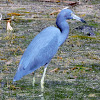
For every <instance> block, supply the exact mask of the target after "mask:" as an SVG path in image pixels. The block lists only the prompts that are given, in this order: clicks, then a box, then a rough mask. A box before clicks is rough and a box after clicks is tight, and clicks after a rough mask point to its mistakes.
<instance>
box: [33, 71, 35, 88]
mask: <svg viewBox="0 0 100 100" xmlns="http://www.w3.org/2000/svg"><path fill="white" fill-rule="evenodd" d="M34 85H35V72H34V73H33V86H34Z"/></svg>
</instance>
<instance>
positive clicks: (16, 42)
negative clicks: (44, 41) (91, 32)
mask: <svg viewBox="0 0 100 100" xmlns="http://www.w3.org/2000/svg"><path fill="white" fill-rule="evenodd" d="M12 1H13V3H14V4H13V3H7V2H6V0H5V1H2V2H0V11H1V13H2V14H3V18H6V17H7V14H9V13H17V14H20V16H16V15H14V16H15V21H12V23H11V26H12V27H13V31H12V32H7V31H6V21H1V22H0V98H1V100H23V99H24V100H91V99H92V100H99V99H100V34H99V33H100V28H99V26H100V22H99V18H98V14H99V13H98V12H97V13H96V14H95V13H94V14H93V11H95V10H96V9H97V8H95V6H96V5H91V6H93V7H94V9H92V8H93V7H92V8H91V7H90V5H87V6H85V4H84V6H85V7H87V8H86V9H89V10H90V11H91V13H90V14H89V13H87V10H84V11H83V10H81V9H80V10H79V9H78V7H79V8H82V6H78V7H76V8H72V10H74V11H75V13H76V14H78V15H79V16H81V17H83V18H84V19H85V20H86V21H87V22H88V25H92V26H94V27H95V28H97V31H96V32H95V34H96V36H94V37H88V36H86V35H84V34H83V33H79V32H77V31H75V30H73V29H74V28H75V27H76V26H80V25H83V23H80V22H77V21H74V20H70V21H68V22H69V25H70V34H69V37H68V39H67V40H66V42H65V43H64V44H63V45H62V46H61V47H60V48H59V50H58V53H57V54H56V55H55V57H54V58H53V59H52V60H51V62H50V64H49V66H48V69H47V74H46V77H45V84H44V86H45V89H44V92H43V93H41V89H40V79H41V77H42V73H43V67H41V68H40V69H38V70H37V71H36V84H35V87H32V77H33V75H32V74H30V75H27V76H25V77H23V78H22V79H21V80H20V81H17V82H15V83H14V84H13V83H12V80H13V77H14V75H15V72H16V70H17V67H18V63H19V61H20V58H21V56H22V54H23V52H24V50H25V48H26V47H27V46H28V45H29V43H30V41H31V40H32V39H33V38H34V36H36V35H37V34H38V33H39V32H40V31H41V30H42V29H44V28H45V27H47V26H51V25H55V20H56V16H57V15H56V14H55V15H50V13H51V12H53V11H56V10H59V9H62V8H64V7H66V4H64V3H50V2H36V1H34V2H32V1H31V0H30V1H29V0H27V1H23V2H22V1H20V2H19V3H18V2H17V1H14V0H12ZM96 7H97V6H96ZM97 10H99V9H97ZM97 10H96V11H97ZM9 17H10V16H9Z"/></svg>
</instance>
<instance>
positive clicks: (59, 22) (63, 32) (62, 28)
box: [56, 19, 69, 45]
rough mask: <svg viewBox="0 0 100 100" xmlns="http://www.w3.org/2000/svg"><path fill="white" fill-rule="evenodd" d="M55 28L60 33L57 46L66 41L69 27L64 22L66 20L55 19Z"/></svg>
mask: <svg viewBox="0 0 100 100" xmlns="http://www.w3.org/2000/svg"><path fill="white" fill-rule="evenodd" d="M56 24H57V27H58V28H59V29H60V31H61V35H60V37H59V38H60V39H59V40H60V41H59V45H61V44H63V42H64V41H65V40H66V39H67V37H68V34H69V25H68V23H67V22H66V19H57V20H56Z"/></svg>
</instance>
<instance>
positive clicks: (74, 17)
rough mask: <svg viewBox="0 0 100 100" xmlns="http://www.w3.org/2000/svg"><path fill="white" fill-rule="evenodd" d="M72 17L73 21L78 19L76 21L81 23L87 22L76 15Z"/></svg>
mask: <svg viewBox="0 0 100 100" xmlns="http://www.w3.org/2000/svg"><path fill="white" fill-rule="evenodd" d="M71 17H72V18H73V19H76V20H79V21H81V22H83V23H86V21H85V20H83V19H82V18H80V17H78V16H76V15H75V14H73V13H72V14H71Z"/></svg>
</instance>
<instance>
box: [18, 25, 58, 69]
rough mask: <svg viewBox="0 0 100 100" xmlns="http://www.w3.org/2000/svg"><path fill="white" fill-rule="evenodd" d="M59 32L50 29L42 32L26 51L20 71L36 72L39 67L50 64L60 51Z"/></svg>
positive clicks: (52, 28)
mask: <svg viewBox="0 0 100 100" xmlns="http://www.w3.org/2000/svg"><path fill="white" fill-rule="evenodd" d="M58 34H59V30H58V29H57V28H55V27H48V28H46V29H44V30H43V31H42V32H40V33H39V34H38V35H37V36H36V37H35V38H34V39H33V40H32V41H31V43H30V44H29V46H28V47H27V49H26V50H25V52H24V54H23V56H22V58H21V61H20V64H19V69H24V70H25V69H27V68H28V69H27V70H32V71H34V70H36V69H37V68H38V67H40V66H43V65H45V64H46V63H49V61H50V60H51V58H52V57H53V56H54V55H55V54H56V52H57V50H58Z"/></svg>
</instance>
